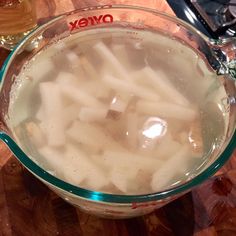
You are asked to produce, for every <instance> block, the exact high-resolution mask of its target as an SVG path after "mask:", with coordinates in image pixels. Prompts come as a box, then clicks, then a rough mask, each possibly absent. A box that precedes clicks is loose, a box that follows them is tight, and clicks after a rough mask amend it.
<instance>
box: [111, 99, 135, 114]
mask: <svg viewBox="0 0 236 236" xmlns="http://www.w3.org/2000/svg"><path fill="white" fill-rule="evenodd" d="M130 98H131V96H129V95H126V94H122V95H116V96H115V97H113V99H112V101H111V103H110V106H109V110H112V111H117V112H120V113H123V112H125V110H126V108H127V106H128V105H129V100H130Z"/></svg>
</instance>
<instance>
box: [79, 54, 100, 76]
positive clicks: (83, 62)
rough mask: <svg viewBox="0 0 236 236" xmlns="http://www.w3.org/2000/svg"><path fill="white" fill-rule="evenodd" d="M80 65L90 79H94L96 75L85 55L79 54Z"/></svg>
mask: <svg viewBox="0 0 236 236" xmlns="http://www.w3.org/2000/svg"><path fill="white" fill-rule="evenodd" d="M80 63H81V67H82V68H83V69H84V71H85V73H86V74H87V75H88V76H89V77H90V79H95V78H97V76H98V72H97V71H96V69H95V67H94V65H93V64H92V63H91V62H90V61H89V60H88V58H87V57H85V55H82V56H80Z"/></svg>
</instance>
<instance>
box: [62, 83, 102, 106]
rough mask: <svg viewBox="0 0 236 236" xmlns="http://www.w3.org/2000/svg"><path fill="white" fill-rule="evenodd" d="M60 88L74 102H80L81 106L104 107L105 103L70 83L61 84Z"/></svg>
mask: <svg viewBox="0 0 236 236" xmlns="http://www.w3.org/2000/svg"><path fill="white" fill-rule="evenodd" d="M60 89H61V91H62V93H63V94H64V95H65V96H67V97H69V98H70V99H72V100H73V101H74V102H76V103H79V104H81V105H82V106H88V107H94V108H104V107H105V105H104V104H103V103H102V102H100V101H99V100H98V99H96V98H95V97H94V96H93V95H91V94H89V93H86V92H85V91H82V90H81V89H79V88H76V87H74V86H73V85H72V84H65V85H61V86H60Z"/></svg>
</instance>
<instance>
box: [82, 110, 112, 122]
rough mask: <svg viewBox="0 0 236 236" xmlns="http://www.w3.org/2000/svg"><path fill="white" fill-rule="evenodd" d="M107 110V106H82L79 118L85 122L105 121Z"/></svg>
mask: <svg viewBox="0 0 236 236" xmlns="http://www.w3.org/2000/svg"><path fill="white" fill-rule="evenodd" d="M107 112H108V110H107V109H105V108H90V107H81V108H80V112H79V115H78V118H79V119H80V120H81V121H85V122H93V121H104V120H105V118H106V115H107Z"/></svg>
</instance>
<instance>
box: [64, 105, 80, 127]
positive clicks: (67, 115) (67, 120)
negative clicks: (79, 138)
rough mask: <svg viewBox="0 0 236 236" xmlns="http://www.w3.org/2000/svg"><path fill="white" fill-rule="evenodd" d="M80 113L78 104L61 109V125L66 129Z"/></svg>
mask: <svg viewBox="0 0 236 236" xmlns="http://www.w3.org/2000/svg"><path fill="white" fill-rule="evenodd" d="M79 112H80V107H79V106H78V104H76V103H73V104H71V105H69V106H67V107H65V108H64V109H63V113H62V116H63V125H64V127H67V126H68V125H70V124H71V123H72V122H73V121H74V120H76V119H77V117H78V115H79Z"/></svg>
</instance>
